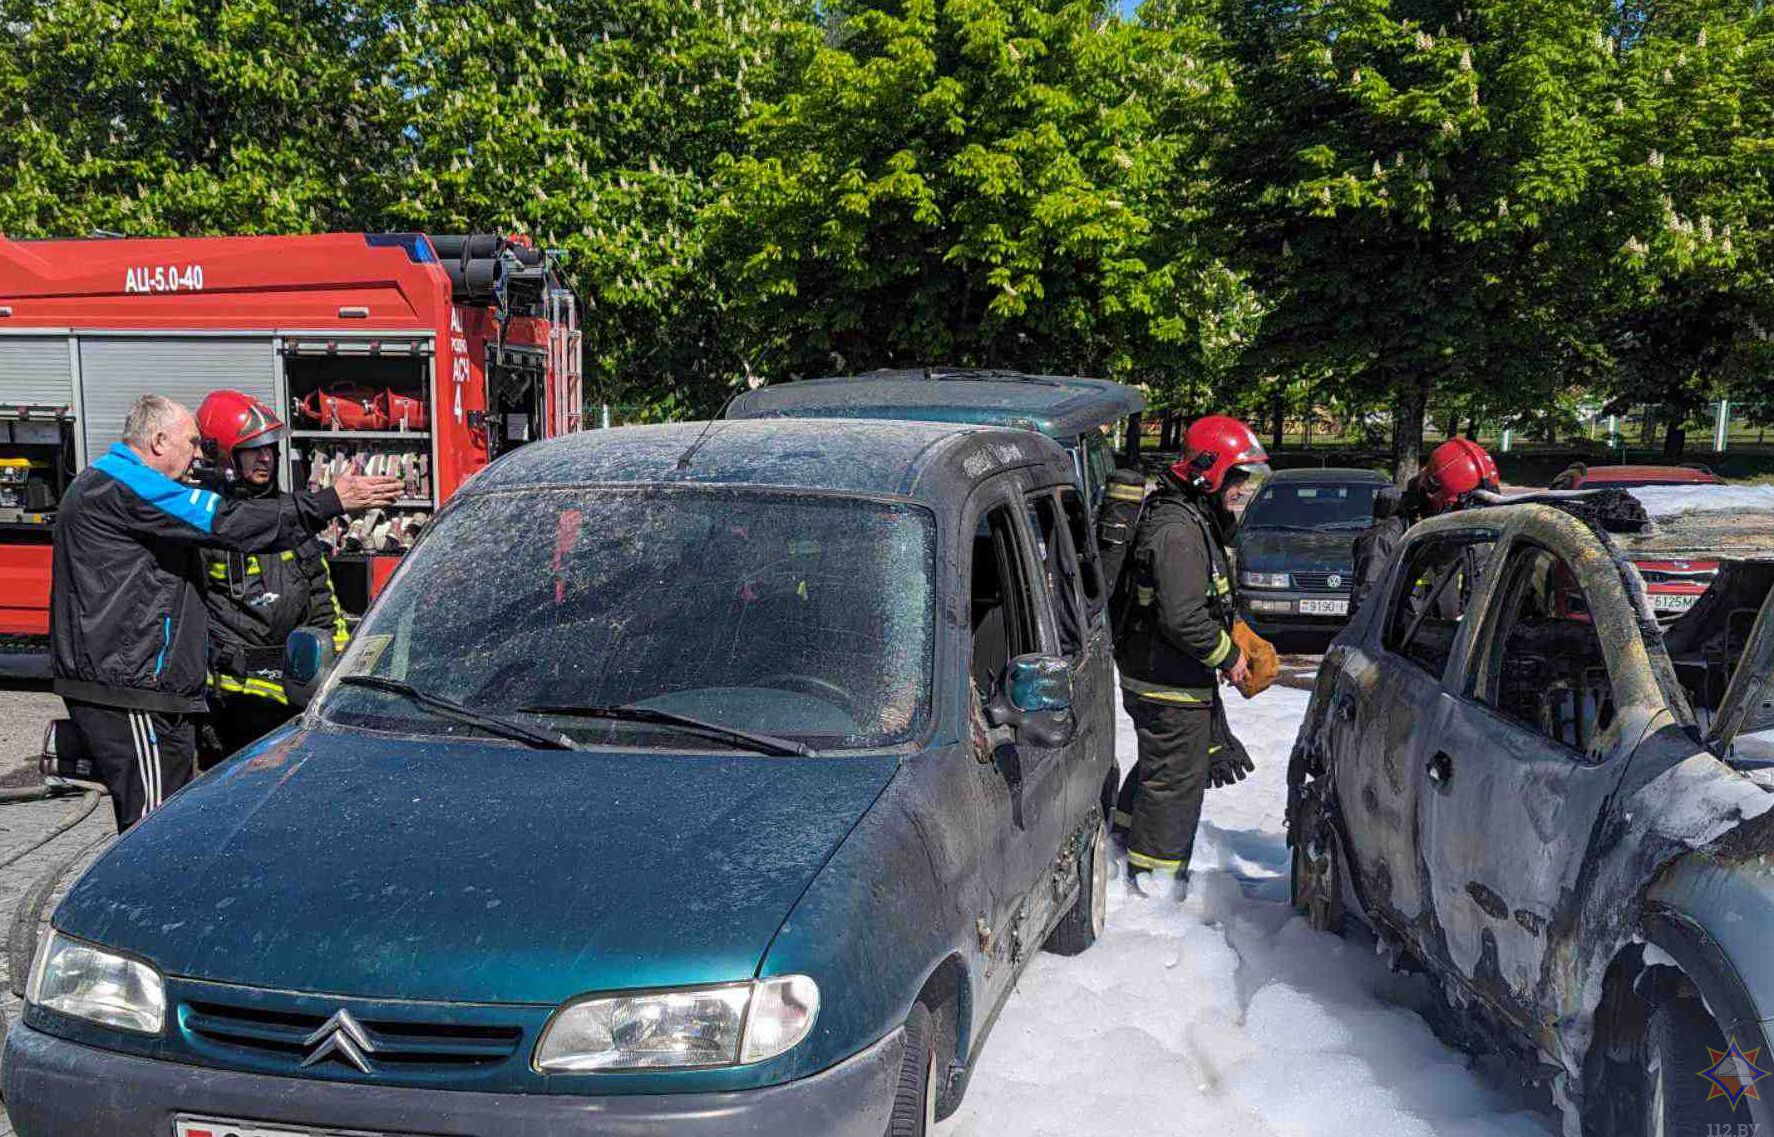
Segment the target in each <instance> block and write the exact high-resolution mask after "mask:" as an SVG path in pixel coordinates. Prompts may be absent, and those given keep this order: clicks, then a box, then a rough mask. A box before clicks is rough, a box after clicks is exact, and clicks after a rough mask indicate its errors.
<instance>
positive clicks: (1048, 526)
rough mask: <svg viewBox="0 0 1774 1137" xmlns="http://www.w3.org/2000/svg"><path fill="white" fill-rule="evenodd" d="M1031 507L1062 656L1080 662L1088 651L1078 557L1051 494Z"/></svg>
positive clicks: (1033, 499)
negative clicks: (1085, 644)
mask: <svg viewBox="0 0 1774 1137" xmlns="http://www.w3.org/2000/svg"><path fill="white" fill-rule="evenodd" d="M1027 506H1028V512H1029V527H1030V528H1031V529H1032V530H1034V533H1035V553H1036V559H1037V560H1039V561H1040V562H1041V569H1042V571H1043V572H1044V573H1045V574H1046V576H1047V595H1048V596H1050V597H1052V598H1053V615H1054V622H1055V623H1056V624H1057V625H1058V628H1059V646H1060V653H1061V654H1062V655H1064V656H1065V657H1066V658H1067V659H1077V658H1078V656H1079V655H1080V654H1081V653H1082V652H1083V650H1084V628H1085V622H1086V618H1085V613H1084V607H1083V603H1084V598H1083V595H1082V589H1081V587H1080V583H1079V579H1078V578H1079V567H1078V554H1077V552H1076V550H1075V549H1074V548H1073V546H1072V536H1071V534H1070V533H1069V532H1068V531H1067V529H1066V527H1065V526H1064V525H1062V524H1060V516H1059V506H1058V504H1057V502H1056V501H1055V498H1054V495H1053V494H1052V493H1051V492H1047V493H1041V494H1038V495H1035V496H1033V497H1030V498H1029V499H1028V502H1027Z"/></svg>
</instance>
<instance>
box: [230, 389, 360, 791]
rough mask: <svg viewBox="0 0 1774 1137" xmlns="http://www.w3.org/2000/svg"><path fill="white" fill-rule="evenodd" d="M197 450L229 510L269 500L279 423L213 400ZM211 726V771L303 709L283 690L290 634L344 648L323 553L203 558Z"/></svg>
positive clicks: (313, 542) (255, 408)
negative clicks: (311, 635) (322, 638)
mask: <svg viewBox="0 0 1774 1137" xmlns="http://www.w3.org/2000/svg"><path fill="white" fill-rule="evenodd" d="M197 429H198V433H200V434H201V435H202V436H203V448H204V452H205V454H206V455H207V456H208V457H209V459H210V461H211V462H212V463H214V464H215V467H216V470H215V484H214V485H213V486H212V487H211V488H213V489H214V490H216V492H218V493H220V494H221V495H222V496H223V498H225V499H227V500H235V501H250V500H264V499H273V500H275V499H276V498H278V497H279V496H280V493H279V491H278V488H277V444H278V441H279V440H280V439H281V438H282V437H283V423H282V422H281V421H279V420H278V418H277V415H276V414H275V413H273V412H272V410H271V409H270V408H269V407H267V406H265V405H264V404H263V403H261V402H259V401H258V400H257V399H254V398H253V397H252V396H250V395H244V394H241V393H240V392H239V391H215V392H212V393H211V394H210V396H209V397H208V398H206V399H204V400H203V405H202V406H200V407H198V408H197ZM203 563H204V577H205V580H204V583H205V592H204V603H205V605H206V606H207V607H208V608H209V639H210V696H209V703H210V718H209V730H208V731H206V732H205V735H206V737H205V738H204V739H203V745H202V746H200V747H199V764H200V765H201V766H202V767H203V768H204V769H208V768H209V767H210V766H213V765H215V764H216V763H217V762H219V761H221V760H222V759H223V758H225V757H227V756H228V755H230V754H232V753H234V752H235V751H236V750H239V749H240V748H241V747H243V746H245V745H247V744H248V743H250V742H252V741H253V740H254V739H256V738H260V737H262V736H263V735H265V734H267V733H269V732H270V731H272V730H275V729H276V728H277V727H279V726H282V725H283V724H284V723H285V722H287V721H289V719H290V717H291V716H292V715H294V714H295V713H296V712H297V711H299V710H301V707H300V706H299V705H294V704H292V702H291V699H290V696H289V695H288V693H287V692H285V690H284V685H283V645H284V641H285V640H286V639H288V638H289V634H290V633H291V632H293V631H295V630H296V629H297V628H311V629H314V630H315V631H318V632H320V633H322V634H323V635H330V636H331V637H332V639H333V646H334V648H335V649H337V650H340V651H343V650H344V648H345V639H346V634H347V632H346V626H345V613H344V610H343V609H341V608H340V607H339V600H338V597H337V596H336V595H334V593H333V580H332V576H331V574H330V573H329V572H328V570H327V563H326V554H325V549H324V547H323V546H322V545H321V543H320V541H319V540H317V539H316V538H314V537H308V538H307V539H305V540H304V541H302V543H301V544H299V545H296V546H295V547H294V548H282V549H274V550H269V551H263V552H253V553H247V552H236V551H234V550H230V549H206V550H204V553H203Z"/></svg>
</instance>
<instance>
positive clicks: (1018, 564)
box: [968, 505, 1041, 699]
mask: <svg viewBox="0 0 1774 1137" xmlns="http://www.w3.org/2000/svg"><path fill="white" fill-rule="evenodd" d="M1016 528H1017V519H1016V514H1015V513H1014V512H1013V511H1012V510H1011V508H1010V506H1008V505H1000V506H996V507H994V508H992V509H990V510H988V511H987V512H986V513H985V514H983V515H982V516H981V517H980V519H979V527H978V529H977V530H976V531H975V533H974V537H973V556H972V566H971V569H970V571H969V584H968V608H969V613H970V617H969V618H970V620H971V622H972V631H973V659H972V672H973V681H974V685H975V686H976V687H977V688H978V690H979V693H980V697H981V698H982V699H989V698H990V697H991V696H992V694H993V692H994V691H995V690H996V688H997V685H998V680H999V679H1000V678H1001V677H1002V676H1003V674H1004V666H1005V665H1006V664H1008V663H1009V662H1010V661H1011V660H1012V659H1014V658H1015V657H1017V656H1019V655H1025V654H1027V653H1029V652H1036V651H1040V650H1041V636H1040V629H1039V625H1038V624H1037V622H1036V619H1035V599H1034V591H1033V583H1032V582H1031V581H1030V580H1029V576H1028V572H1027V571H1026V569H1025V567H1024V563H1023V559H1022V556H1021V554H1020V553H1019V552H1018V540H1017V534H1016Z"/></svg>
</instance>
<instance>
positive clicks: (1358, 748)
mask: <svg viewBox="0 0 1774 1137" xmlns="http://www.w3.org/2000/svg"><path fill="white" fill-rule="evenodd" d="M1495 537H1496V534H1495V532H1494V531H1493V530H1488V529H1474V530H1467V531H1461V532H1457V533H1454V534H1451V535H1450V534H1440V535H1436V536H1430V537H1423V538H1420V539H1418V540H1416V541H1414V542H1412V543H1409V544H1407V545H1406V546H1405V547H1404V548H1403V549H1402V550H1401V551H1400V554H1399V558H1398V561H1397V563H1396V565H1395V568H1394V570H1393V573H1392V576H1391V578H1390V583H1389V586H1388V589H1387V592H1386V596H1387V608H1386V610H1385V612H1384V613H1383V615H1382V618H1381V619H1379V620H1378V621H1376V625H1377V629H1376V630H1375V631H1374V632H1372V633H1371V634H1370V636H1369V637H1368V639H1367V640H1365V641H1363V642H1362V643H1360V644H1357V645H1355V646H1354V647H1353V648H1351V649H1350V650H1349V651H1347V652H1345V653H1344V656H1343V665H1342V668H1341V670H1340V671H1339V673H1338V674H1337V676H1336V678H1335V680H1334V681H1333V686H1332V689H1331V693H1330V697H1331V704H1330V705H1331V711H1330V719H1331V725H1330V728H1329V739H1328V746H1329V750H1330V757H1331V768H1332V770H1333V771H1334V778H1335V783H1336V789H1337V801H1338V804H1339V807H1340V808H1341V810H1342V813H1343V817H1344V825H1343V832H1344V833H1345V834H1346V835H1347V840H1348V844H1349V848H1348V850H1347V851H1348V853H1349V856H1350V859H1351V861H1352V866H1353V868H1354V870H1355V873H1356V880H1357V881H1358V882H1359V884H1360V887H1361V893H1362V896H1363V899H1364V900H1365V901H1366V903H1367V904H1368V905H1369V906H1370V907H1371V908H1372V909H1374V910H1375V912H1374V914H1375V915H1376V916H1378V917H1380V918H1381V919H1383V920H1385V921H1387V922H1388V923H1390V924H1391V925H1392V926H1393V928H1394V931H1395V932H1397V933H1398V934H1399V935H1401V936H1403V937H1404V938H1405V939H1407V940H1413V941H1414V938H1415V936H1416V934H1417V925H1418V924H1419V923H1420V921H1421V920H1422V917H1423V915H1424V897H1423V892H1422V887H1421V880H1420V879H1419V876H1418V873H1417V862H1418V854H1417V840H1418V832H1417V801H1418V794H1417V783H1418V781H1419V780H1420V771H1421V762H1420V760H1419V757H1418V756H1419V755H1420V754H1421V753H1422V752H1423V749H1424V747H1425V746H1426V745H1427V744H1428V743H1429V742H1430V741H1431V740H1432V739H1433V737H1434V732H1435V729H1436V723H1435V720H1434V712H1435V709H1436V706H1437V703H1438V700H1439V698H1440V696H1441V692H1442V683H1443V680H1444V677H1445V675H1446V673H1447V670H1448V666H1449V662H1450V660H1451V659H1452V658H1453V653H1454V646H1455V643H1456V641H1457V640H1458V638H1459V635H1460V631H1461V625H1462V622H1463V617H1464V604H1465V603H1466V599H1464V598H1469V597H1470V595H1471V589H1472V587H1473V584H1472V582H1469V581H1467V580H1464V579H1462V577H1463V576H1464V575H1469V574H1470V573H1471V572H1472V569H1471V567H1470V566H1472V565H1476V564H1483V563H1484V560H1485V558H1486V557H1487V556H1488V555H1489V552H1490V549H1491V547H1492V544H1493V542H1494V540H1495Z"/></svg>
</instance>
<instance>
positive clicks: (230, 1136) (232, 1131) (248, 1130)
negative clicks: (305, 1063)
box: [173, 1117, 375, 1137]
mask: <svg viewBox="0 0 1774 1137" xmlns="http://www.w3.org/2000/svg"><path fill="white" fill-rule="evenodd" d="M173 1131H174V1132H175V1133H176V1134H177V1137H332V1134H334V1133H335V1132H340V1131H338V1130H332V1129H285V1128H282V1127H280V1126H274V1125H260V1124H258V1123H257V1122H253V1121H224V1120H219V1119H217V1118H212V1117H181V1118H179V1119H178V1120H177V1121H176V1122H174V1123H173ZM352 1137H375V1135H374V1134H366V1133H359V1132H357V1131H355V1130H354V1131H352Z"/></svg>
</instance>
